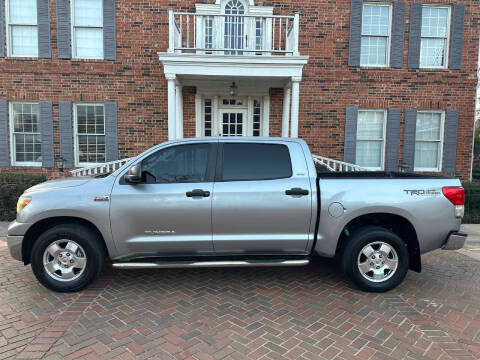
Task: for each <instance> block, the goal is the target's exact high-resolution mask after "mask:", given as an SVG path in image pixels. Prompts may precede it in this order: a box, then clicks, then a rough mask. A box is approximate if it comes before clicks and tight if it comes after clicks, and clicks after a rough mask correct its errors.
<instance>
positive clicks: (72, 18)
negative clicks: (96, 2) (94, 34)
mask: <svg viewBox="0 0 480 360" xmlns="http://www.w3.org/2000/svg"><path fill="white" fill-rule="evenodd" d="M75 1H76V0H71V1H70V14H71V15H70V33H71V37H72V39H71V43H72V59H93V60H95V59H99V60H103V59H104V57H105V47H104V45H103V44H102V56H99V57H98V56H90V57H88V56H87V57H84V56H81V57H80V56H77V43H76V41H75V29H76V28H87V29H102V32H103V31H105V20H104V18H103V1H102V26H101V27H98V26H76V25H75Z"/></svg>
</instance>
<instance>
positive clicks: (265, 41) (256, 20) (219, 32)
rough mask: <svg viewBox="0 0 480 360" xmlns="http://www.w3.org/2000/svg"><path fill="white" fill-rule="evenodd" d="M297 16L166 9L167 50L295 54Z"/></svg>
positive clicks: (271, 54)
mask: <svg viewBox="0 0 480 360" xmlns="http://www.w3.org/2000/svg"><path fill="white" fill-rule="evenodd" d="M299 22H300V17H299V15H298V14H295V15H293V16H283V15H256V14H221V15H203V14H198V13H184V12H174V11H173V10H169V48H168V53H176V54H181V53H188V54H208V55H238V56H242V55H250V56H299V55H300V54H299V51H298V35H299V34H298V32H299Z"/></svg>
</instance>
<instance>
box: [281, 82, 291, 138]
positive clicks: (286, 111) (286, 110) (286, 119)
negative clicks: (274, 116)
mask: <svg viewBox="0 0 480 360" xmlns="http://www.w3.org/2000/svg"><path fill="white" fill-rule="evenodd" d="M291 96H292V90H291V88H290V86H288V87H285V88H284V89H283V117H282V137H288V130H289V126H290V98H291Z"/></svg>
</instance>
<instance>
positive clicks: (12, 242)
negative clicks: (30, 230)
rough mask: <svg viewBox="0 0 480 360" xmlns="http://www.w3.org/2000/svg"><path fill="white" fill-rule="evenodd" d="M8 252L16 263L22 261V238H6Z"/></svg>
mask: <svg viewBox="0 0 480 360" xmlns="http://www.w3.org/2000/svg"><path fill="white" fill-rule="evenodd" d="M7 243H8V250H9V251H10V255H11V256H12V258H14V259H15V260H18V261H23V259H22V244H23V236H7Z"/></svg>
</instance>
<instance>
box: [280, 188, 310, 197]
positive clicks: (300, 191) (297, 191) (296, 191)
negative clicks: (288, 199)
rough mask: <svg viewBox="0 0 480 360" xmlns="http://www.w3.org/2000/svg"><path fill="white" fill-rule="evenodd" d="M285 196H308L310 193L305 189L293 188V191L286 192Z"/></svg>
mask: <svg viewBox="0 0 480 360" xmlns="http://www.w3.org/2000/svg"><path fill="white" fill-rule="evenodd" d="M285 194H287V195H300V196H306V195H308V194H310V192H309V191H308V190H305V189H300V188H293V189H290V190H286V191H285Z"/></svg>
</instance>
